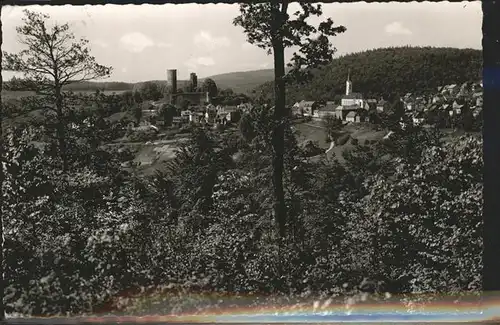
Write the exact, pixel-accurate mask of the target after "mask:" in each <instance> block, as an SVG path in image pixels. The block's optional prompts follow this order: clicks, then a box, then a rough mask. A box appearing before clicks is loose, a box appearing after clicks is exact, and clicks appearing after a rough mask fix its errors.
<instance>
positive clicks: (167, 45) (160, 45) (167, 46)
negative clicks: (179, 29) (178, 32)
mask: <svg viewBox="0 0 500 325" xmlns="http://www.w3.org/2000/svg"><path fill="white" fill-rule="evenodd" d="M156 46H158V47H160V48H164V49H167V48H171V47H172V46H173V45H172V44H171V43H165V42H158V43H157V44H156Z"/></svg>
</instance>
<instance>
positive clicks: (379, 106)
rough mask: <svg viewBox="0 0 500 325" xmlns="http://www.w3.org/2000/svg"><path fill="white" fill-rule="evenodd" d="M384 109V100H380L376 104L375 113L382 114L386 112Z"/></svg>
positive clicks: (385, 104) (385, 105)
mask: <svg viewBox="0 0 500 325" xmlns="http://www.w3.org/2000/svg"><path fill="white" fill-rule="evenodd" d="M386 107H387V102H386V101H385V100H383V99H381V100H380V101H379V102H378V103H377V112H384V111H385V110H386Z"/></svg>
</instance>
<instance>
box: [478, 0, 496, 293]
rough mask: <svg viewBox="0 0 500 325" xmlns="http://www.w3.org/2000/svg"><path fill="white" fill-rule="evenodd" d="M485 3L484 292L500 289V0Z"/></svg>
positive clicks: (489, 0) (488, 0) (493, 291)
mask: <svg viewBox="0 0 500 325" xmlns="http://www.w3.org/2000/svg"><path fill="white" fill-rule="evenodd" d="M482 7H483V91H484V93H483V106H484V107H483V159H484V172H483V173H484V179H483V184H484V185H483V186H484V187H483V200H484V201H483V220H484V226H483V227H484V230H483V243H484V252H483V292H484V293H485V295H486V297H485V298H493V299H494V297H492V295H495V294H498V293H499V292H500V276H499V275H500V263H499V262H498V257H499V256H500V236H499V231H500V216H499V215H498V213H499V212H500V200H498V193H500V169H499V166H498V161H500V145H499V144H498V139H500V127H499V126H498V124H499V123H500V109H499V107H498V105H499V103H500V43H499V42H500V29H498V24H497V22H498V21H499V20H500V1H498V0H497V1H495V0H486V1H482Z"/></svg>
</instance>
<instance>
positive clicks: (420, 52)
mask: <svg viewBox="0 0 500 325" xmlns="http://www.w3.org/2000/svg"><path fill="white" fill-rule="evenodd" d="M481 67H482V52H481V51H480V50H474V49H457V48H432V47H393V48H382V49H375V50H369V51H364V52H359V53H354V54H349V55H344V56H342V57H339V58H336V59H335V60H333V62H332V63H331V64H329V65H328V66H327V67H325V68H323V69H322V70H320V71H316V72H315V77H314V78H313V80H312V81H311V82H309V83H308V84H307V85H305V86H299V87H297V86H295V87H294V86H289V87H288V88H287V93H288V95H287V99H288V101H289V102H295V101H298V100H302V99H309V100H318V99H322V100H332V99H335V97H336V96H337V97H338V96H340V95H342V94H343V93H344V91H345V81H346V78H347V73H348V70H349V69H350V72H351V80H352V81H353V91H354V92H361V93H363V94H365V95H366V96H371V97H380V96H383V95H387V93H397V92H399V93H407V92H413V93H415V92H425V91H427V90H435V89H436V88H437V87H438V86H441V85H446V84H453V83H463V82H465V81H469V80H478V79H480V78H481ZM273 73H274V70H273V69H264V70H253V71H241V72H230V73H224V74H218V75H213V76H210V77H207V78H211V79H213V80H214V81H215V83H216V84H217V87H218V88H219V89H225V88H231V89H232V90H233V91H234V92H235V93H243V94H252V93H253V92H254V91H255V92H256V93H257V94H261V95H263V96H264V97H269V98H270V97H272V80H273V77H274V76H273ZM204 79H205V78H200V79H199V80H198V84H199V85H201V84H202V83H203V80H204ZM151 81H154V82H158V83H162V84H164V83H166V82H167V81H166V76H165V80H151ZM187 82H188V81H187V80H178V88H182V87H183V86H184V85H185V84H186V83H187ZM141 83H142V82H139V83H126V82H84V83H78V84H72V85H69V86H67V87H66V89H67V90H73V91H93V90H96V89H100V90H104V91H117V92H118V91H125V90H132V89H136V88H137V86H138V85H139V84H141Z"/></svg>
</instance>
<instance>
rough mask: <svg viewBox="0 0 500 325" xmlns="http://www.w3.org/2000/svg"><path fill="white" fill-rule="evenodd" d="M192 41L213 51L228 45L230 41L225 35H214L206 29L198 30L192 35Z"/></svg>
mask: <svg viewBox="0 0 500 325" xmlns="http://www.w3.org/2000/svg"><path fill="white" fill-rule="evenodd" d="M193 42H194V44H195V45H196V46H198V47H201V48H203V49H207V50H210V51H213V50H215V49H217V48H220V47H228V46H229V45H231V41H230V40H229V38H227V37H224V36H222V37H214V36H212V34H210V33H209V32H207V31H203V30H202V31H200V32H199V33H198V34H196V35H195V36H194V39H193Z"/></svg>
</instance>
